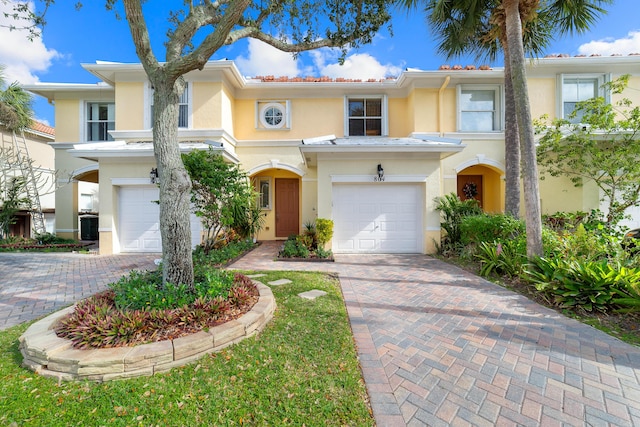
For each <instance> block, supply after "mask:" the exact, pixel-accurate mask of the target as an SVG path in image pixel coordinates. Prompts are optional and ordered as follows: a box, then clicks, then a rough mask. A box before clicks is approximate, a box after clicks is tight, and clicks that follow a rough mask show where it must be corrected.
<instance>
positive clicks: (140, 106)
mask: <svg viewBox="0 0 640 427" xmlns="http://www.w3.org/2000/svg"><path fill="white" fill-rule="evenodd" d="M145 85H146V83H144V82H118V83H117V84H116V130H131V129H144V128H145V123H144V117H145V111H144V108H145V105H148V103H147V102H145V99H144V93H145V90H144V86H145ZM149 113H150V112H149ZM56 123H58V122H57V121H56ZM56 132H57V129H56Z"/></svg>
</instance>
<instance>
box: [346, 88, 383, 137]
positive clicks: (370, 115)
mask: <svg viewBox="0 0 640 427" xmlns="http://www.w3.org/2000/svg"><path fill="white" fill-rule="evenodd" d="M346 111H347V118H346V123H345V128H346V129H345V135H347V136H381V135H386V134H387V114H386V113H387V99H386V97H380V96H376V97H349V98H347V99H346Z"/></svg>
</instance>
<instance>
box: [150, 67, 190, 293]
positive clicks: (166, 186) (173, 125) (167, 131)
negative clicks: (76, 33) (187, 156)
mask: <svg viewBox="0 0 640 427" xmlns="http://www.w3.org/2000/svg"><path fill="white" fill-rule="evenodd" d="M167 80H168V79H167V78H166V76H164V75H163V74H162V71H161V70H160V69H159V70H157V73H156V75H155V76H154V78H152V82H153V85H154V95H153V147H154V153H155V157H156V163H157V166H158V174H159V176H160V235H161V236H162V254H163V260H162V261H163V262H162V266H163V269H162V281H163V283H165V284H166V283H173V284H176V285H177V284H185V285H187V286H189V288H190V289H192V290H193V259H192V257H191V224H190V202H191V180H190V178H189V174H188V173H187V170H186V169H185V167H184V164H183V163H182V157H181V156H180V145H179V143H178V114H179V110H178V100H179V98H180V94H181V92H182V90H184V85H183V84H181V81H182V80H181V79H180V80H179V81H178V82H177V83H176V82H171V81H170V82H168V81H167Z"/></svg>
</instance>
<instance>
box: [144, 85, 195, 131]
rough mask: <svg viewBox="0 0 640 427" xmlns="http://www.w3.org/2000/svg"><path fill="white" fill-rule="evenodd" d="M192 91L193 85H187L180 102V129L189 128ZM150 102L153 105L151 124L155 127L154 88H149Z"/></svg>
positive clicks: (150, 117)
mask: <svg viewBox="0 0 640 427" xmlns="http://www.w3.org/2000/svg"><path fill="white" fill-rule="evenodd" d="M190 89H191V85H190V84H189V83H187V85H186V86H185V88H184V92H182V95H180V99H179V100H178V128H185V129H186V128H188V127H189V110H190V108H189V107H190V105H189V104H190V101H189V99H190ZM149 102H150V105H151V109H150V116H149V123H150V125H153V87H150V88H149Z"/></svg>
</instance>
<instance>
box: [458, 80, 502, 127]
mask: <svg viewBox="0 0 640 427" xmlns="http://www.w3.org/2000/svg"><path fill="white" fill-rule="evenodd" d="M501 93H502V92H501V87H500V86H498V85H460V86H458V131H460V132H494V131H500V130H502V128H503V127H502V96H501Z"/></svg>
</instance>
